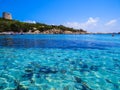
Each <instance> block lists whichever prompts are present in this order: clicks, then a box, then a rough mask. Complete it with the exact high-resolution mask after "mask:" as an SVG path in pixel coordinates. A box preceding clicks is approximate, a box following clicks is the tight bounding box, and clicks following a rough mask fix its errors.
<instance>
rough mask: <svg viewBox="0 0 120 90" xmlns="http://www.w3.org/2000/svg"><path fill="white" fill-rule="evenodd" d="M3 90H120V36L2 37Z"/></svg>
mask: <svg viewBox="0 0 120 90" xmlns="http://www.w3.org/2000/svg"><path fill="white" fill-rule="evenodd" d="M0 90H120V35H119V34H116V35H115V36H114V37H112V35H111V34H86V35H64V34H60V35H59V34H55V35H50V34H29V35H28V34H25V35H0Z"/></svg>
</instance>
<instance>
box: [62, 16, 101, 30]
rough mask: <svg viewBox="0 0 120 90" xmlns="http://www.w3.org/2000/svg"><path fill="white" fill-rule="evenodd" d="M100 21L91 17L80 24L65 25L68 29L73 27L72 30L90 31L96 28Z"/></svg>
mask: <svg viewBox="0 0 120 90" xmlns="http://www.w3.org/2000/svg"><path fill="white" fill-rule="evenodd" d="M98 21H99V18H93V17H89V18H88V20H87V21H85V22H82V23H79V22H67V23H65V24H64V25H65V26H67V27H72V28H76V29H80V28H82V29H90V28H94V27H95V26H97V23H98Z"/></svg>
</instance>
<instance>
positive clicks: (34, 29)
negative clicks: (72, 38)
mask: <svg viewBox="0 0 120 90" xmlns="http://www.w3.org/2000/svg"><path fill="white" fill-rule="evenodd" d="M0 32H18V33H19V32H22V33H42V34H86V33H87V31H85V30H83V29H74V28H69V27H65V26H63V25H47V24H43V23H39V22H37V23H26V22H20V21H18V20H9V19H4V18H0Z"/></svg>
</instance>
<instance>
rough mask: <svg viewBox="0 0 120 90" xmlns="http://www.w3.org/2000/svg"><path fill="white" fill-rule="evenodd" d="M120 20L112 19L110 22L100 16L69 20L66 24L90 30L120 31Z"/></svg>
mask: <svg viewBox="0 0 120 90" xmlns="http://www.w3.org/2000/svg"><path fill="white" fill-rule="evenodd" d="M119 24H120V20H119V19H112V20H108V22H103V20H102V19H100V18H93V17H90V18H88V20H87V21H85V22H67V23H65V24H64V25H65V26H67V27H72V28H76V29H80V28H82V29H85V30H87V31H88V32H119V31H120V27H119Z"/></svg>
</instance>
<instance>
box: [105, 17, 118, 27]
mask: <svg viewBox="0 0 120 90" xmlns="http://www.w3.org/2000/svg"><path fill="white" fill-rule="evenodd" d="M116 23H117V20H116V19H113V20H110V21H108V22H107V23H106V24H105V25H107V26H109V25H115V24H116Z"/></svg>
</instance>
